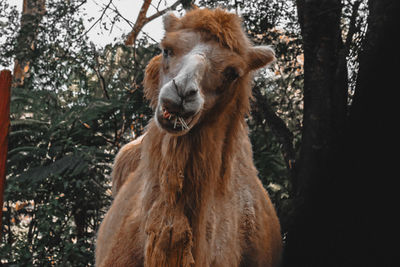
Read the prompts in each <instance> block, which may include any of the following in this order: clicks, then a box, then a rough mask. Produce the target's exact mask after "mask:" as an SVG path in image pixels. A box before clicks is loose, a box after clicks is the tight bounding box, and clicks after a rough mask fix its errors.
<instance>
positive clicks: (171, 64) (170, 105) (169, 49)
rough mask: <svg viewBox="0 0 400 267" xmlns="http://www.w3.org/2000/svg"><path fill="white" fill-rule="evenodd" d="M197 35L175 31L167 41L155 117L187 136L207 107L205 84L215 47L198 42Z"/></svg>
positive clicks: (173, 131)
mask: <svg viewBox="0 0 400 267" xmlns="http://www.w3.org/2000/svg"><path fill="white" fill-rule="evenodd" d="M199 39H200V36H199V35H198V34H196V33H193V32H185V31H180V32H174V33H173V34H168V33H167V35H166V37H165V38H164V40H163V42H162V44H161V47H162V49H163V55H162V64H161V71H160V92H159V96H158V104H157V108H156V114H155V118H156V121H157V122H158V125H159V126H160V127H161V128H162V129H164V130H166V131H167V132H169V133H171V134H174V135H182V134H185V133H187V132H188V131H189V130H190V129H191V128H192V127H193V125H195V124H196V122H197V121H198V119H199V117H200V116H201V110H202V109H203V107H204V102H205V97H204V90H203V88H202V81H203V79H204V76H205V74H206V73H207V69H208V68H209V63H208V60H207V55H208V53H209V51H210V50H211V46H210V45H209V44H205V43H202V42H200V43H197V44H196V41H199Z"/></svg>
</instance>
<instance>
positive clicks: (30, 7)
mask: <svg viewBox="0 0 400 267" xmlns="http://www.w3.org/2000/svg"><path fill="white" fill-rule="evenodd" d="M45 3H46V1H45V0H24V4H23V9H22V16H21V29H20V30H19V34H18V38H17V47H16V49H15V51H18V53H17V54H16V57H15V61H14V72H13V73H14V81H13V87H17V86H22V85H23V84H24V79H25V78H26V77H27V76H29V70H30V62H31V60H32V57H33V51H34V50H35V39H36V36H37V34H38V27H39V23H40V21H41V20H42V17H43V15H44V14H45V12H46V7H45Z"/></svg>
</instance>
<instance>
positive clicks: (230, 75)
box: [222, 66, 239, 81]
mask: <svg viewBox="0 0 400 267" xmlns="http://www.w3.org/2000/svg"><path fill="white" fill-rule="evenodd" d="M222 74H223V75H224V76H225V78H226V79H227V80H228V81H234V80H236V79H237V78H238V77H239V73H238V71H237V69H236V68H235V67H231V66H229V67H226V68H225V69H224V71H223V72H222Z"/></svg>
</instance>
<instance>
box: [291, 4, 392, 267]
mask: <svg viewBox="0 0 400 267" xmlns="http://www.w3.org/2000/svg"><path fill="white" fill-rule="evenodd" d="M297 6H298V13H299V22H300V25H301V30H302V36H303V45H304V58H305V63H304V64H305V65H304V76H305V78H304V79H305V80H304V117H303V120H304V128H303V135H302V147H301V151H300V158H299V160H298V164H297V165H296V175H295V176H296V180H297V187H296V188H295V189H296V193H297V195H296V197H295V200H294V202H295V203H296V206H295V216H294V217H293V220H292V221H293V224H292V225H291V226H290V227H289V230H288V233H287V239H286V250H285V254H284V262H283V265H284V266H296V267H301V266H308V267H313V266H315V267H317V266H318V267H320V266H325V267H326V266H349V267H350V266H398V265H395V264H394V261H393V256H394V255H396V254H395V253H394V248H393V249H391V247H394V246H395V245H394V242H395V241H394V242H393V241H392V239H393V238H392V236H393V232H394V230H395V229H396V227H395V224H394V222H393V218H391V217H390V216H393V215H394V216H397V214H394V213H393V211H394V210H395V206H394V203H396V202H395V199H394V197H393V196H395V194H394V193H392V192H391V190H390V189H391V188H395V187H396V185H395V184H394V182H395V180H394V179H390V177H393V175H395V174H394V173H395V172H393V171H394V168H393V167H391V166H395V165H394V164H391V160H390V159H391V158H393V154H390V152H389V151H390V150H387V148H388V147H390V146H393V145H394V141H395V140H396V138H394V137H391V136H390V134H389V133H390V132H391V131H389V128H388V126H389V125H390V124H393V123H394V121H392V120H389V116H390V114H393V115H394V113H391V112H392V111H391V110H390V109H389V108H390V107H392V105H391V104H390V103H389V100H390V99H394V97H393V95H394V90H395V89H394V86H395V84H396V83H397V80H396V79H397V78H396V74H397V73H398V68H397V67H396V66H394V64H393V62H398V59H396V58H398V53H397V52H396V42H395V41H394V40H396V30H397V29H396V28H395V27H397V25H399V15H398V14H399V2H398V1H396V0H384V1H377V0H370V1H369V6H370V8H369V10H370V16H369V19H368V31H367V36H366V40H365V42H364V44H363V47H362V53H361V55H360V70H359V74H358V80H357V85H356V90H355V96H354V102H353V105H352V107H351V109H350V110H347V108H346V107H347V101H346V98H347V93H346V92H347V74H346V60H345V56H346V52H345V51H346V48H345V46H344V45H343V43H342V40H341V36H340V14H341V4H340V1H333V0H332V1H328V0H324V1H319V0H310V1H304V0H298V1H297ZM395 25H396V26H395ZM397 75H398V74H397ZM397 87H398V86H397ZM393 112H394V111H393ZM397 120H398V119H397ZM388 152H389V153H388ZM385 178H386V179H385ZM387 178H389V179H387ZM378 186H382V187H383V188H381V189H380V188H379V187H378Z"/></svg>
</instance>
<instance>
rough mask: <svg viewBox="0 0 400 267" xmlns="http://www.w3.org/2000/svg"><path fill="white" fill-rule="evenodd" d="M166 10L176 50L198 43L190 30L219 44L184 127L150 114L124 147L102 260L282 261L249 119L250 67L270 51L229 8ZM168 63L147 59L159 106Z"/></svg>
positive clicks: (100, 247)
mask: <svg viewBox="0 0 400 267" xmlns="http://www.w3.org/2000/svg"><path fill="white" fill-rule="evenodd" d="M167 16H170V17H169V18H167V19H165V21H164V25H165V28H166V37H165V39H164V40H163V43H162V46H163V47H165V46H172V47H173V48H174V49H175V50H174V52H175V53H177V57H178V58H179V55H178V53H179V52H180V51H184V49H185V48H184V47H182V48H180V47H179V45H180V44H181V43H184V45H185V46H186V47H193V46H194V44H191V43H190V40H191V39H193V38H186V39H187V40H186V39H185V38H183V37H182V36H185V34H193V32H194V33H195V34H196V36H200V37H199V38H200V40H201V42H203V43H207V44H209V45H210V46H212V47H213V49H212V51H211V52H210V53H209V57H208V62H209V63H208V64H209V65H208V66H207V67H208V69H207V71H206V74H205V75H204V76H205V78H203V81H202V83H201V94H202V96H203V97H204V98H205V104H204V107H203V108H202V110H201V114H200V115H199V117H198V118H197V121H196V124H195V125H191V129H190V130H189V131H188V132H187V133H186V134H183V135H174V134H169V133H168V132H166V131H165V130H163V129H162V128H161V127H160V126H159V125H157V124H156V123H155V121H154V120H152V121H151V122H150V124H149V125H148V128H147V131H146V135H145V136H144V138H142V139H141V140H140V141H139V142H136V143H130V144H127V145H126V146H125V147H123V148H122V149H121V151H120V152H119V154H118V155H117V157H116V161H115V165H114V170H113V182H114V185H113V186H114V188H113V189H114V191H115V192H114V193H115V199H114V201H113V204H112V206H111V208H110V210H109V211H108V212H107V214H106V217H105V218H104V221H103V222H102V225H101V227H100V230H99V233H98V239H97V247H96V265H97V266H153V267H156V266H157V267H158V266H201V267H202V266H224V267H225V266H267V267H268V266H269V267H272V266H277V264H278V263H279V259H280V253H281V236H280V227H279V221H278V218H277V216H276V214H275V211H274V208H273V205H272V203H271V201H270V199H269V197H268V194H267V192H266V191H265V189H264V188H263V186H262V184H261V182H260V180H259V179H258V178H257V170H256V169H255V167H254V164H253V158H252V149H251V144H250V141H249V138H248V129H247V125H246V122H245V120H244V117H245V115H246V114H247V113H248V112H249V109H250V104H249V99H250V97H251V88H250V82H251V77H252V75H251V73H252V71H253V70H255V69H257V68H259V67H262V66H265V65H266V64H267V63H269V62H271V61H272V60H273V59H274V56H273V53H272V52H271V51H270V50H257V49H253V48H252V46H251V45H250V42H249V41H248V39H247V38H246V36H245V34H244V33H243V31H242V29H241V26H240V20H239V18H238V17H237V16H236V15H234V14H230V13H227V12H225V11H223V10H219V9H217V10H215V11H211V10H207V9H203V10H200V9H197V10H194V11H191V12H189V13H187V14H186V15H185V16H184V17H183V18H181V19H179V18H176V17H174V16H173V15H170V14H169V15H167ZM188 32H189V33H188ZM194 39H195V38H194ZM182 40H184V41H182ZM185 40H186V41H185ZM177 47H178V48H177ZM262 51H264V52H262ZM265 51H267V52H265ZM268 51H269V52H268ZM182 53H183V52H182ZM232 69H234V72H235V75H234V77H233V78H232V77H231V76H232V75H230V72H231V70H232ZM167 71H168V69H167V68H166V67H165V62H164V63H163V58H162V56H157V57H155V58H153V60H152V61H151V62H150V63H149V65H148V67H147V69H146V76H145V90H146V91H145V95H146V97H147V98H148V99H149V100H150V103H151V106H152V107H153V108H154V109H156V108H157V103H158V94H159V90H160V83H161V81H160V75H161V74H160V73H163V75H164V74H165V73H166V72H167ZM156 114H157V111H156ZM117 191H118V193H116V192H117Z"/></svg>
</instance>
